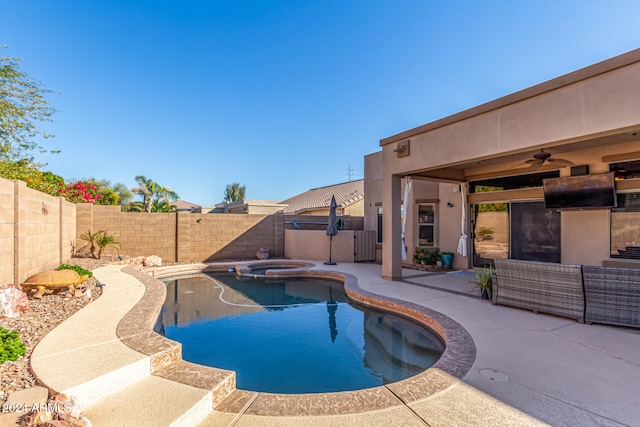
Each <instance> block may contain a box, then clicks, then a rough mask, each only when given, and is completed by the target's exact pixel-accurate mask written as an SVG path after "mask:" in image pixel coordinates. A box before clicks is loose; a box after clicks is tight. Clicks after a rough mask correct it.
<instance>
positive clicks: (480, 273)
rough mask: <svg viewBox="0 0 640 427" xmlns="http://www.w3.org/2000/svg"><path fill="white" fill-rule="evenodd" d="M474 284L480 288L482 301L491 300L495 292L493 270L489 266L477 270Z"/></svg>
mask: <svg viewBox="0 0 640 427" xmlns="http://www.w3.org/2000/svg"><path fill="white" fill-rule="evenodd" d="M473 283H474V284H475V285H476V287H477V288H478V292H480V296H481V297H482V299H491V293H492V290H493V268H492V267H491V266H490V265H489V266H487V267H483V268H477V269H476V280H474V281H473Z"/></svg>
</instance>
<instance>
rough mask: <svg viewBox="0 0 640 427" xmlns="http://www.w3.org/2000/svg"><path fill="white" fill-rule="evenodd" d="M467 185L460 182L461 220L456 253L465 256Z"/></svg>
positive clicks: (467, 237) (466, 239)
mask: <svg viewBox="0 0 640 427" xmlns="http://www.w3.org/2000/svg"><path fill="white" fill-rule="evenodd" d="M466 188H467V186H466V183H464V182H463V183H462V184H460V194H461V195H462V203H461V204H460V206H462V221H461V223H460V240H459V241H458V253H459V254H460V255H462V256H467V241H468V239H469V236H468V235H467V233H465V226H466V225H467V224H466V223H467V189H466Z"/></svg>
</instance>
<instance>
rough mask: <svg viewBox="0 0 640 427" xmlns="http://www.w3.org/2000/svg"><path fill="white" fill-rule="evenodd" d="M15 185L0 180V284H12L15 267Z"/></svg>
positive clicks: (11, 182)
mask: <svg viewBox="0 0 640 427" xmlns="http://www.w3.org/2000/svg"><path fill="white" fill-rule="evenodd" d="M14 187H15V184H14V183H13V181H9V180H7V179H0V284H6V283H13V281H14V280H13V274H14V267H15V257H14V244H15V209H14V206H13V196H14Z"/></svg>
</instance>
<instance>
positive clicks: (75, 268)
mask: <svg viewBox="0 0 640 427" xmlns="http://www.w3.org/2000/svg"><path fill="white" fill-rule="evenodd" d="M56 270H73V271H75V272H76V273H78V274H79V275H81V276H84V275H85V274H87V275H89V277H92V276H93V273H92V272H90V271H89V270H86V269H84V268H82V267H80V266H79V265H69V264H60V266H59V267H58V268H56Z"/></svg>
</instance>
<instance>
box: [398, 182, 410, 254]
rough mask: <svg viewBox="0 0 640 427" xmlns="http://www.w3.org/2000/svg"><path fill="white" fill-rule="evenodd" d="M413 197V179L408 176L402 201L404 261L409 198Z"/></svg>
mask: <svg viewBox="0 0 640 427" xmlns="http://www.w3.org/2000/svg"><path fill="white" fill-rule="evenodd" d="M410 195H411V178H410V177H408V176H405V177H404V200H403V201H402V203H403V205H404V215H403V216H402V246H401V248H400V250H401V251H402V252H401V253H402V259H403V260H406V259H407V248H406V244H405V239H404V233H405V230H406V228H407V213H408V212H409V200H410V199H409V197H410Z"/></svg>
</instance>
